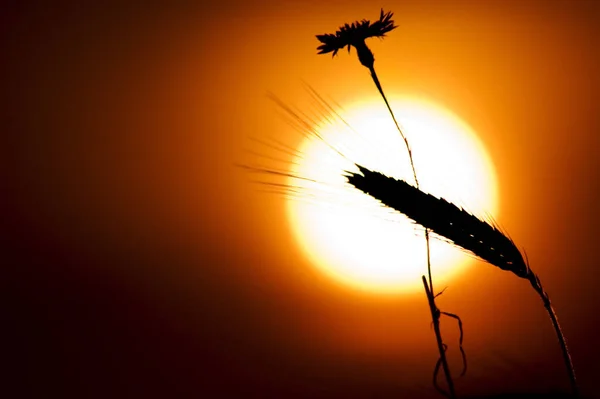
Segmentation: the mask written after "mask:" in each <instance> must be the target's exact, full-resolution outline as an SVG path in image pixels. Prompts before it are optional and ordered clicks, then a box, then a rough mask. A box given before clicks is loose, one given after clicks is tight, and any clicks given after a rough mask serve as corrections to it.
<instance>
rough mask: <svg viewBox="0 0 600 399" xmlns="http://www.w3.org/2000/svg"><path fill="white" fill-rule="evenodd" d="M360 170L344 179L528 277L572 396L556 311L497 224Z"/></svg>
mask: <svg viewBox="0 0 600 399" xmlns="http://www.w3.org/2000/svg"><path fill="white" fill-rule="evenodd" d="M356 167H358V169H359V171H360V173H354V172H347V174H346V178H347V179H348V182H349V183H350V184H351V185H352V186H354V187H355V188H357V189H359V190H360V191H362V192H364V193H365V194H368V195H370V196H371V197H373V198H375V199H376V200H378V201H380V202H381V203H382V204H383V205H385V206H388V207H390V208H392V209H395V210H396V211H398V212H400V213H403V214H404V215H406V216H408V217H409V218H410V219H412V220H414V221H415V222H417V223H419V224H420V225H422V226H423V227H425V228H426V229H430V230H432V231H433V232H435V233H436V234H438V235H440V236H442V237H445V238H446V239H448V240H450V241H451V242H452V243H454V244H455V245H457V246H459V247H461V248H463V249H465V250H467V251H469V252H471V253H473V254H474V255H476V256H478V257H479V258H481V259H483V260H485V261H486V262H488V263H491V264H492V265H494V266H497V267H499V268H501V269H502V270H507V271H510V272H513V273H514V274H516V275H517V276H519V277H521V278H524V279H526V280H528V281H529V282H530V283H531V286H532V287H533V288H534V290H535V291H536V292H537V293H538V295H539V296H540V298H541V299H542V302H543V303H544V307H545V308H546V310H547V312H548V314H549V316H550V320H551V321H552V325H553V327H554V330H555V332H556V335H557V337H558V340H559V343H560V346H561V349H562V354H563V359H564V362H565V366H566V368H567V372H568V373H569V379H570V382H571V388H572V390H573V394H574V396H575V397H579V389H578V387H577V380H576V378H575V370H574V368H573V362H572V360H571V356H570V354H569V350H568V348H567V344H566V341H565V337H564V335H563V333H562V330H561V328H560V325H559V324H558V319H557V317H556V313H555V312H554V309H553V308H552V305H551V303H550V298H549V297H548V294H547V293H546V292H545V291H544V289H543V288H542V284H541V282H540V279H539V277H538V276H537V275H536V274H535V273H533V271H532V270H531V269H530V268H529V265H528V263H527V262H526V261H525V259H524V258H523V255H521V252H520V251H519V249H518V248H517V246H516V245H515V243H514V242H513V241H512V240H511V239H510V238H508V237H507V236H506V235H504V234H503V233H502V232H501V231H500V230H499V229H498V228H496V227H495V226H492V225H490V224H489V223H487V222H485V221H483V220H481V219H479V218H477V217H476V216H473V215H471V214H470V213H468V212H467V211H465V210H464V209H461V208H459V207H457V206H456V205H454V204H452V203H450V202H448V201H446V200H445V199H443V198H437V197H435V196H433V195H431V194H427V193H425V192H423V191H421V190H419V189H418V188H416V187H414V186H412V185H410V184H408V183H407V182H405V181H403V180H397V179H394V178H392V177H388V176H385V175H383V174H381V173H379V172H375V171H371V170H369V169H367V168H365V167H363V166H361V165H358V164H356Z"/></svg>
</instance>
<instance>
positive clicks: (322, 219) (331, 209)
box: [288, 98, 497, 293]
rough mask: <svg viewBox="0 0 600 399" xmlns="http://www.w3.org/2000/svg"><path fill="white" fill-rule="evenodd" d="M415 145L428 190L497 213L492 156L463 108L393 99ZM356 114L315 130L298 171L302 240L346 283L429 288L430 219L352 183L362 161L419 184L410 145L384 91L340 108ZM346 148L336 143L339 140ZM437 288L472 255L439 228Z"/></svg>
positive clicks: (295, 209) (294, 222) (291, 205)
mask: <svg viewBox="0 0 600 399" xmlns="http://www.w3.org/2000/svg"><path fill="white" fill-rule="evenodd" d="M391 106H392V109H393V110H394V113H395V115H396V118H397V119H398V121H399V123H400V125H401V127H402V131H403V132H404V134H405V136H406V138H407V139H408V142H409V144H410V146H411V149H412V154H413V159H414V162H415V167H416V171H417V177H418V179H419V184H420V188H421V190H423V191H425V192H427V193H429V194H432V195H435V196H437V197H442V198H444V199H446V200H448V201H450V202H452V203H454V204H455V205H457V206H459V207H463V208H464V209H466V210H467V211H469V212H471V213H473V214H475V215H477V216H479V217H483V218H486V217H490V216H491V217H494V216H495V213H496V210H497V182H496V175H495V172H494V167H493V164H492V161H491V158H490V157H489V155H488V154H487V152H486V150H485V148H484V146H483V144H482V142H481V141H480V140H479V139H478V137H477V135H476V134H475V132H474V131H473V130H472V129H471V128H470V127H469V126H468V125H467V124H466V123H465V122H463V121H462V120H460V119H459V118H458V117H457V116H456V115H454V114H453V113H451V112H450V111H448V110H445V109H443V108H441V107H439V106H437V105H434V104H432V103H429V102H425V101H422V100H415V99H397V100H393V101H391ZM340 113H341V114H342V117H343V118H344V119H345V121H346V122H348V125H346V124H345V123H344V122H343V121H341V120H339V118H338V119H336V120H333V121H329V122H325V121H323V122H321V123H320V125H319V126H317V127H316V130H317V131H318V132H319V134H320V135H321V136H322V138H323V139H324V140H320V139H318V138H316V137H312V136H311V137H309V138H306V139H305V140H304V142H303V143H302V144H301V145H300V147H299V148H298V151H299V152H300V153H301V154H302V159H299V160H298V162H297V164H296V165H294V167H293V168H292V170H291V172H292V173H293V174H294V175H296V176H300V177H302V178H306V179H312V180H314V182H312V181H308V180H301V181H299V180H297V179H291V180H290V181H289V182H288V183H289V184H290V185H292V186H294V187H298V186H300V187H301V189H300V190H299V194H298V195H297V196H296V197H295V198H292V199H290V200H289V201H288V214H289V219H290V221H291V226H292V230H293V233H294V236H295V238H296V239H297V242H298V244H299V245H300V247H301V248H302V250H303V252H304V253H305V254H306V256H307V257H308V258H309V260H310V261H311V262H312V263H313V264H314V265H315V266H316V267H317V268H319V269H320V270H321V271H322V272H324V273H326V274H327V275H329V276H330V277H332V278H333V279H335V280H336V281H337V282H339V283H342V284H346V285H350V286H352V287H354V288H357V289H361V290H367V291H376V292H383V293H410V292H414V291H422V290H423V286H422V282H421V276H422V275H426V274H427V256H426V244H425V238H424V237H425V236H424V228H423V227H422V226H420V225H418V224H416V223H414V222H413V221H411V220H409V219H408V218H407V217H405V216H404V215H402V214H400V213H398V212H396V211H393V210H391V209H389V208H387V207H384V206H383V205H381V203H379V202H378V201H377V200H375V199H374V198H372V197H370V196H369V195H367V194H364V193H363V192H361V191H359V190H357V189H355V188H354V187H352V186H351V185H350V184H348V183H347V182H346V179H345V177H344V171H352V172H358V169H357V168H356V167H355V166H354V163H358V164H360V165H362V166H365V167H367V168H369V169H371V170H374V171H378V172H381V173H383V174H385V175H387V176H391V177H394V178H397V179H403V180H405V181H407V182H409V183H410V184H413V185H414V178H413V174H412V169H411V167H410V161H409V158H408V153H407V150H406V147H405V144H404V141H403V140H402V138H401V136H400V134H399V133H398V131H397V130H396V127H395V125H394V123H393V121H392V119H391V117H390V115H389V113H388V111H387V108H386V107H385V105H384V103H383V101H382V100H381V99H380V98H376V99H373V100H372V101H369V102H367V103H365V102H363V103H357V104H354V105H352V106H350V107H347V108H345V109H344V111H341V110H340ZM332 147H333V148H335V149H337V150H338V151H339V152H338V151H336V150H334V149H333V148H332ZM430 243H431V247H430V248H431V264H432V272H433V277H434V282H435V283H436V287H440V286H442V285H443V284H444V283H445V282H446V283H447V282H448V280H449V279H450V278H451V277H453V276H455V275H457V274H458V273H460V272H461V271H462V270H464V269H465V267H466V265H468V263H469V261H470V260H471V257H470V256H469V255H467V254H466V253H464V252H463V251H462V250H460V249H458V248H456V247H455V246H453V245H452V244H450V243H448V242H446V241H444V240H443V239H442V238H440V237H438V236H436V235H433V236H432V239H431V240H430Z"/></svg>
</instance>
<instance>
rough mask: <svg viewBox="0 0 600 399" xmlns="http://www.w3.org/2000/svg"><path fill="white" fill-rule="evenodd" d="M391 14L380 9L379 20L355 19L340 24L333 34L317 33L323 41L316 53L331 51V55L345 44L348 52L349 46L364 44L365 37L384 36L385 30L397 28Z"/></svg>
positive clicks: (318, 37)
mask: <svg viewBox="0 0 600 399" xmlns="http://www.w3.org/2000/svg"><path fill="white" fill-rule="evenodd" d="M393 15H394V14H393V13H392V12H391V11H388V12H386V13H384V12H383V9H381V14H380V15H379V20H377V21H375V22H373V23H371V21H369V20H366V19H363V20H362V21H360V22H359V21H355V22H353V23H352V24H351V25H349V24H345V25H344V26H341V27H340V28H339V30H338V31H337V32H335V34H331V33H326V34H324V35H317V39H319V41H320V42H321V43H323V44H321V45H320V46H319V47H318V48H317V50H319V53H318V54H325V53H330V52H332V51H333V56H335V55H336V54H337V52H338V51H339V50H340V49H342V48H344V47H346V46H347V47H348V52H350V46H354V47H356V48H357V50H358V47H359V46H364V41H365V39H367V38H369V37H384V36H385V34H386V33H387V32H389V31H391V30H393V29H396V28H397V26H395V25H394V21H392V16H393Z"/></svg>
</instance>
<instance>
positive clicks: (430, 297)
mask: <svg viewBox="0 0 600 399" xmlns="http://www.w3.org/2000/svg"><path fill="white" fill-rule="evenodd" d="M365 48H367V47H366V46H365ZM367 50H368V48H367ZM357 51H358V52H359V54H360V51H359V49H358V48H357ZM368 51H369V53H370V54H371V59H372V60H373V61H372V62H371V63H363V62H362V58H361V57H360V55H359V59H360V60H361V63H362V64H363V65H364V66H365V67H367V68H369V71H370V72H371V78H372V79H373V82H374V83H375V86H377V90H379V94H381V97H382V98H383V101H385V105H386V106H387V109H388V111H389V112H390V115H391V116H392V120H393V121H394V124H395V125H396V129H398V133H400V136H401V137H402V139H403V140H404V144H405V145H406V151H408V159H409V161H410V167H411V169H412V172H413V178H414V179H415V186H416V187H417V188H419V179H418V178H417V170H416V168H415V163H414V161H413V156H412V150H411V148H410V144H409V143H408V139H407V138H406V136H405V135H404V132H402V129H401V128H400V124H399V123H398V121H397V120H396V116H395V115H394V111H392V107H390V103H389V102H388V100H387V97H386V96H385V93H384V92H383V87H381V83H380V82H379V78H378V77H377V72H375V66H374V61H375V59H374V58H373V56H372V53H371V50H368ZM363 52H364V50H363ZM363 58H364V57H363ZM425 245H426V248H427V277H428V280H429V284H427V281H426V280H425V276H423V284H424V286H425V293H426V294H427V301H428V302H429V307H430V309H431V318H432V321H433V327H434V331H435V338H436V341H437V344H438V350H439V352H440V360H439V361H441V363H442V368H443V369H444V375H445V377H446V382H447V384H448V387H449V390H450V398H452V399H454V398H455V397H456V394H455V392H454V382H453V381H452V376H451V375H450V368H449V367H448V361H447V359H446V351H445V348H444V343H443V341H442V333H441V331H440V323H439V319H440V310H439V309H438V307H437V306H436V304H435V295H434V294H433V292H434V290H433V278H432V277H431V253H430V252H431V251H430V245H429V229H427V228H426V229H425ZM461 350H462V347H461ZM463 357H464V353H463ZM438 365H439V362H438ZM437 370H438V367H437V366H436V372H434V377H433V378H434V381H433V383H434V386H435V387H436V388H438V386H437V383H436V376H437ZM438 389H439V388H438Z"/></svg>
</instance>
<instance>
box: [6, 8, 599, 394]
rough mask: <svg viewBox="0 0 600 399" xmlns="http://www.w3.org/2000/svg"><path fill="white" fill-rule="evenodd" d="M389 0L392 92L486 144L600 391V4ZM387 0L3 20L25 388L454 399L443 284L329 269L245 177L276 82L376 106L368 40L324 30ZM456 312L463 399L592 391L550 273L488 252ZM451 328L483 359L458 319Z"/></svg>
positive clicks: (381, 47) (453, 299)
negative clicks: (311, 260) (493, 260)
mask: <svg viewBox="0 0 600 399" xmlns="http://www.w3.org/2000/svg"><path fill="white" fill-rule="evenodd" d="M381 6H383V7H384V8H385V9H386V10H387V9H391V10H392V11H394V12H395V18H394V20H395V21H396V24H397V25H398V26H399V27H398V29H396V30H394V31H393V32H391V33H390V34H389V37H388V38H386V39H385V40H383V41H379V40H377V39H373V40H371V42H370V43H369V45H370V46H371V48H372V50H373V51H374V53H375V57H376V64H375V65H376V67H377V68H378V71H379V74H380V79H381V80H382V82H383V84H384V87H385V88H386V90H387V91H388V92H389V93H397V94H406V95H417V96H423V97H425V98H427V99H429V100H431V101H434V102H437V103H439V104H440V105H442V106H444V107H446V108H448V109H450V110H452V111H453V112H455V113H456V114H458V115H459V116H461V118H463V119H464V120H465V121H466V122H467V123H469V124H470V125H471V126H472V127H473V128H474V129H475V131H477V132H478V133H479V134H480V136H481V139H482V140H483V141H484V142H485V144H486V145H487V147H488V150H489V151H490V154H491V156H492V158H493V160H494V162H495V165H496V167H497V172H498V177H499V183H500V193H501V199H500V214H499V222H500V223H501V225H502V226H503V227H504V228H505V229H506V230H507V231H508V232H509V233H510V234H511V236H512V238H513V239H514V240H515V241H516V243H517V244H518V245H519V246H520V247H523V248H525V249H526V251H527V254H528V256H529V260H530V262H531V266H532V268H533V269H534V270H535V271H537V272H538V273H539V274H540V276H541V279H542V281H543V282H544V285H545V288H546V290H547V291H548V292H549V294H550V296H551V298H552V299H553V302H554V304H555V307H556V310H557V313H558V316H559V319H560V320H561V322H562V326H563V328H564V332H565V334H566V336H567V339H568V342H569V344H570V347H571V350H572V355H573V361H574V363H575V367H576V370H577V372H578V376H579V379H580V383H581V386H582V387H583V389H584V393H586V394H588V395H591V396H593V395H594V394H595V390H594V389H595V378H597V377H596V376H597V375H598V372H600V369H599V368H598V364H597V356H598V355H600V352H599V351H598V349H597V345H596V343H595V341H596V338H597V336H598V333H599V330H598V327H596V324H597V323H598V321H600V320H599V319H600V316H599V315H598V313H596V311H597V310H598V304H599V301H600V294H598V293H597V290H596V287H597V284H598V283H597V275H598V271H597V264H598V261H597V255H596V250H597V242H598V239H597V228H598V225H600V220H599V216H598V211H597V203H598V201H599V200H600V198H599V194H598V193H599V189H600V187H598V181H599V180H598V179H599V177H600V172H599V171H600V164H599V163H600V161H599V157H598V155H597V154H598V150H599V149H600V139H599V138H598V137H599V135H598V133H599V129H600V116H599V115H600V114H599V113H598V112H597V104H598V101H599V100H600V99H599V97H598V93H599V92H600V78H599V77H598V70H599V69H600V63H599V58H600V55H599V54H600V52H599V51H598V49H599V48H600V33H599V32H600V31H599V28H598V26H600V8H599V7H598V3H596V2H593V1H588V2H585V1H577V2H569V1H561V2H559V1H521V2H516V1H515V2H501V1H488V2H479V1H453V2H446V1H402V2H390V3H387V4H381ZM379 7H380V5H379V4H366V2H359V1H328V2H321V1H309V0H304V1H299V0H298V1H282V2H279V3H277V4H275V3H273V2H270V1H257V2H242V1H239V2H237V1H218V2H208V3H207V2H201V4H197V5H194V6H189V5H185V6H184V5H172V6H160V7H159V6H148V5H146V6H133V5H118V6H117V5H114V6H92V5H82V4H77V5H69V6H67V5H62V6H57V5H54V6H49V5H47V6H36V5H32V4H28V5H20V4H17V3H15V4H13V5H12V6H11V7H10V8H6V9H5V10H4V11H3V13H2V17H1V18H2V21H1V24H0V30H1V33H0V41H1V43H2V53H3V57H2V58H3V62H2V64H1V65H2V66H1V67H0V68H1V69H2V76H3V87H2V97H3V104H4V105H3V106H2V114H3V117H2V121H3V125H4V127H3V133H4V134H3V135H2V136H3V138H2V150H3V152H4V154H3V156H2V161H3V166H2V181H3V184H2V193H3V194H2V200H1V201H2V207H3V211H4V218H3V219H4V220H5V222H3V223H2V225H3V226H4V227H5V229H4V230H5V237H6V238H5V240H3V241H4V242H5V244H7V245H6V251H5V252H4V256H3V258H4V260H3V261H2V264H3V266H4V267H3V270H4V273H3V277H2V278H1V279H0V281H2V285H3V288H2V292H3V293H5V294H6V297H5V299H4V300H3V301H2V302H3V304H4V308H5V311H4V312H3V314H4V315H5V319H4V323H3V327H2V329H3V335H4V334H7V336H6V338H5V339H3V346H4V347H5V349H7V350H3V354H2V357H3V362H4V363H5V364H6V365H8V372H9V374H8V375H5V377H7V378H6V381H7V383H3V384H2V386H1V387H0V390H2V391H6V394H5V395H3V396H6V397H18V395H17V396H15V394H21V396H22V397H28V396H31V395H33V396H38V397H39V396H40V395H42V396H51V394H52V396H56V397H98V398H100V397H102V398H104V397H202V396H203V395H204V396H205V397H219V395H220V396H221V397H223V396H225V395H234V397H261V398H262V397H278V398H289V397H313V398H316V397H323V398H336V397H344V398H348V397H353V398H372V397H435V396H436V393H435V392H434V391H433V388H432V387H431V384H430V380H431V372H432V368H433V366H434V364H435V361H436V359H437V357H436V350H435V347H434V336H433V333H432V331H431V330H430V328H429V321H430V320H429V316H428V313H427V305H426V302H425V299H424V296H414V297H402V296H398V297H379V296H377V295H368V294H364V293H359V292H355V291H352V290H350V289H344V288H342V287H340V286H338V285H337V284H335V283H332V282H331V281H329V280H328V279H327V278H325V277H323V276H322V275H321V274H320V273H318V272H316V271H315V270H314V269H313V268H312V267H311V266H310V265H309V264H307V262H306V261H305V260H304V259H303V258H302V255H301V254H300V252H299V250H298V249H297V248H296V246H295V244H294V242H293V239H292V237H291V236H290V234H289V227H288V225H287V222H286V220H285V217H284V201H283V198H282V197H281V196H274V195H268V194H265V193H262V192H260V186H256V185H253V184H251V183H250V180H251V177H249V176H248V175H247V174H244V173H243V172H242V171H241V170H240V169H238V168H236V167H235V166H234V164H235V163H236V162H245V161H247V160H248V151H247V148H248V147H247V144H248V138H249V137H262V136H264V135H267V134H268V135H278V134H279V132H281V134H282V135H283V137H285V130H281V131H280V130H278V129H282V126H285V124H282V123H281V119H280V118H279V117H278V116H277V112H276V108H275V106H274V105H273V104H272V103H270V102H269V101H268V100H267V98H266V96H265V94H266V92H267V91H271V92H274V93H275V94H277V95H278V96H279V97H281V98H282V99H283V100H284V101H286V102H289V103H292V104H293V103H295V102H296V101H301V100H298V99H300V98H302V97H303V96H306V93H305V92H304V91H303V89H302V85H301V79H303V80H305V81H307V82H309V83H310V84H311V85H313V86H314V87H315V88H316V89H317V90H318V91H319V92H321V93H323V94H326V95H328V96H331V97H332V98H334V99H336V101H338V102H340V103H344V102H348V101H352V100H353V99H356V98H361V97H362V96H373V95H374V90H375V88H374V87H373V84H372V82H371V80H370V78H369V76H368V72H367V71H366V70H365V69H364V68H363V67H362V66H360V64H359V63H358V62H357V60H356V56H355V55H354V53H352V54H351V55H350V56H348V55H347V53H346V52H345V50H344V51H343V52H340V54H339V57H336V58H335V59H334V60H332V59H331V57H330V56H328V55H324V56H317V55H316V47H317V45H318V42H317V40H316V39H315V37H314V35H315V34H320V33H326V32H333V31H335V29H336V28H337V27H338V26H339V25H340V24H342V23H344V22H352V21H354V20H356V19H362V18H367V19H373V18H375V17H376V16H377V15H378V12H379ZM438 304H439V306H440V307H441V308H442V310H447V311H451V312H454V313H458V314H460V315H461V316H462V318H463V321H464V323H465V333H466V337H465V340H466V341H465V349H466V351H467V355H468V358H469V361H470V363H469V367H470V369H469V372H468V374H467V375H466V376H465V377H464V378H463V379H461V380H458V381H457V390H458V392H459V394H463V395H466V394H484V393H485V394H492V393H499V392H503V391H510V392H517V391H527V392H549V391H551V390H562V391H566V390H567V389H568V381H567V376H566V373H565V371H564V369H563V365H562V363H561V358H560V351H559V347H558V344H557V343H556V340H555V337H554V335H553V331H552V328H551V325H550V323H549V321H548V320H547V317H546V314H545V311H544V309H543V308H542V306H541V303H540V301H539V298H537V297H536V295H535V294H534V292H533V291H532V290H531V289H530V287H529V286H528V284H527V283H526V282H525V281H520V280H518V279H517V278H516V277H514V276H513V275H512V274H510V273H507V272H502V271H500V270H498V269H497V268H494V267H491V266H489V265H486V264H483V263H477V264H476V265H474V266H473V267H472V268H471V269H470V271H469V274H468V278H464V277H463V278H460V279H457V280H456V281H454V282H453V283H452V284H451V286H450V288H449V289H448V290H447V291H446V293H445V294H444V295H443V296H442V297H440V299H439V303H438ZM443 327H444V333H445V339H446V341H447V343H448V344H449V345H450V350H449V354H450V357H451V359H452V366H453V370H455V371H454V372H455V373H457V372H458V370H459V366H460V364H459V357H458V351H457V348H456V339H457V333H456V331H455V328H454V325H453V324H450V323H448V322H446V323H444V325H443ZM3 393H5V392H3ZM207 395H208V396H207ZM215 395H217V396H215Z"/></svg>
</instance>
